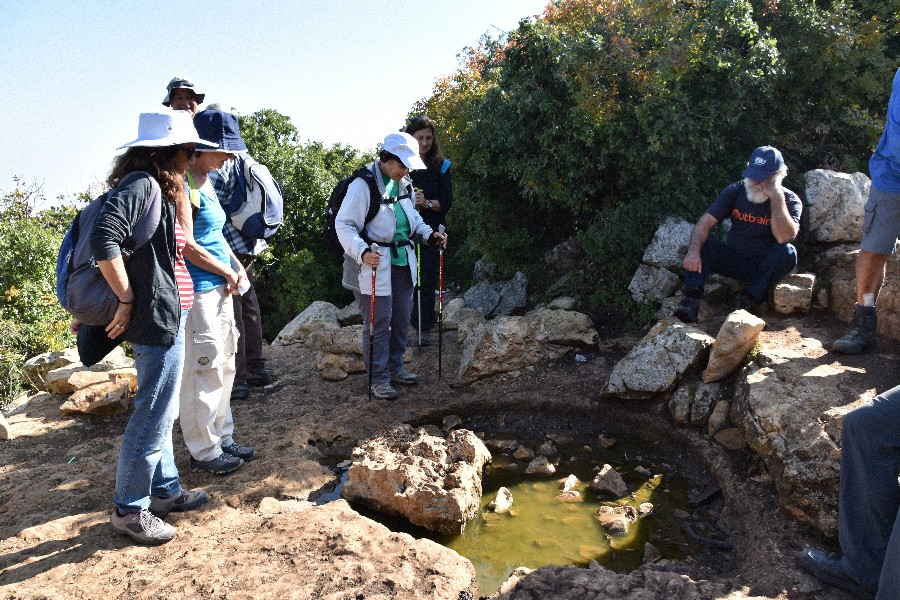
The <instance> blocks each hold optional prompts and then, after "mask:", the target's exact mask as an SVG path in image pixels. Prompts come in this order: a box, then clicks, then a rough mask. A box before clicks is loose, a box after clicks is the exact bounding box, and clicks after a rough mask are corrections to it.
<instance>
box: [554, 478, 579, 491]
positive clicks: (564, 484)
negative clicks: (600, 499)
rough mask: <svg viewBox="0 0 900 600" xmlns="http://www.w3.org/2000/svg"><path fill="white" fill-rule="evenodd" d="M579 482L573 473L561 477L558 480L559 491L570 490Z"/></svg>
mask: <svg viewBox="0 0 900 600" xmlns="http://www.w3.org/2000/svg"><path fill="white" fill-rule="evenodd" d="M580 483H581V482H580V481H578V478H577V477H575V476H574V475H569V476H568V477H566V478H565V479H563V480H562V481H560V482H559V491H561V492H563V493H565V492H571V491H572V490H574V489H575V488H576V487H578V484H580Z"/></svg>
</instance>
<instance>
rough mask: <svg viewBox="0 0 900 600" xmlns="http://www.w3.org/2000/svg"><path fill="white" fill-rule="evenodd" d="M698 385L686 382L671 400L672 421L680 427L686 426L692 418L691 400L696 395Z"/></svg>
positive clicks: (679, 387)
mask: <svg viewBox="0 0 900 600" xmlns="http://www.w3.org/2000/svg"><path fill="white" fill-rule="evenodd" d="M696 387H697V383H696V382H694V381H689V382H688V381H686V382H684V383H682V384H681V385H679V386H678V389H677V390H675V393H674V394H672V397H671V398H669V412H670V413H672V420H673V421H675V423H676V424H678V425H685V424H687V423H688V421H690V418H691V400H692V398H693V395H694V393H695V389H696Z"/></svg>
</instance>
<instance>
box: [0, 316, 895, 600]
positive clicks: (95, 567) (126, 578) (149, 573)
mask: <svg viewBox="0 0 900 600" xmlns="http://www.w3.org/2000/svg"><path fill="white" fill-rule="evenodd" d="M763 317H764V318H766V319H767V321H768V325H767V327H766V330H765V332H764V334H763V343H764V344H766V345H778V344H795V345H800V346H803V345H804V344H810V343H813V344H815V342H816V340H818V341H819V342H821V343H822V344H825V345H827V344H828V343H829V341H830V340H832V339H834V338H835V337H838V336H839V335H840V333H841V332H842V330H843V328H844V325H843V324H842V323H839V322H837V321H835V320H833V318H832V317H831V315H830V314H827V313H822V314H819V313H813V314H810V315H807V316H804V317H799V318H781V317H777V316H776V315H774V314H772V313H764V314H763ZM618 322H620V321H618ZM705 325H706V327H707V328H708V329H710V332H711V333H712V334H713V335H714V334H715V329H716V326H717V323H716V322H715V321H710V322H707V323H706V324H705ZM598 328H599V330H600V331H601V338H602V340H601V343H600V346H599V349H597V348H595V349H592V350H589V351H585V352H584V354H585V355H586V356H587V357H588V359H589V360H588V361H587V362H584V363H580V362H576V361H575V360H574V357H573V356H572V355H568V356H566V357H564V358H563V359H561V360H559V361H557V362H555V363H552V364H544V365H538V366H536V367H534V368H532V369H526V370H523V371H521V372H517V373H511V374H506V375H502V376H498V377H494V378H492V379H490V380H487V381H484V382H481V383H478V384H475V385H473V386H469V387H464V388H454V387H452V386H451V385H450V384H451V383H452V381H453V380H454V378H455V374H456V369H457V367H458V364H459V359H460V351H461V347H460V346H459V345H458V344H457V343H455V332H450V333H446V334H445V337H444V345H443V352H442V375H443V377H442V379H441V380H439V379H438V373H437V363H438V348H437V346H436V345H435V346H431V347H428V348H425V349H424V350H423V352H422V354H421V355H419V354H418V353H417V352H415V351H414V353H413V360H412V362H411V364H410V365H409V367H410V369H411V370H416V371H419V372H421V373H424V374H425V381H424V383H422V384H420V385H418V386H416V387H414V388H410V389H408V390H406V391H405V393H404V395H403V396H402V397H401V398H400V399H399V400H397V401H394V402H384V401H381V402H379V401H373V402H372V403H369V402H368V401H367V398H366V380H365V375H353V376H351V377H350V378H349V379H347V380H345V381H343V382H339V383H329V382H325V381H322V380H321V379H320V378H319V377H318V376H317V375H316V373H315V371H314V369H313V366H312V362H313V360H312V358H313V356H312V354H311V353H310V352H309V351H308V350H306V349H304V348H303V347H301V346H288V347H279V348H269V349H267V356H268V358H269V366H270V369H271V370H272V372H273V373H274V374H276V376H277V377H278V378H279V380H280V384H281V386H280V389H277V390H273V391H270V392H263V391H254V392H253V393H252V394H251V396H250V398H249V399H248V400H245V401H240V402H236V403H234V405H233V412H234V418H235V423H236V436H235V437H236V439H237V441H238V442H240V443H242V444H245V445H249V446H252V447H254V448H256V449H257V450H258V452H259V458H258V459H257V460H255V461H253V462H251V463H248V464H247V465H245V466H244V467H243V468H241V469H240V470H238V471H237V472H235V473H233V474H231V475H228V476H225V477H216V476H212V475H208V474H195V473H191V472H190V471H189V470H188V468H187V463H188V454H187V451H186V449H185V448H184V445H183V443H181V435H180V431H179V429H178V425H177V424H176V428H175V437H174V439H175V448H176V462H177V464H178V466H179V468H180V469H181V473H182V480H183V484H184V485H185V486H186V487H190V488H204V489H206V490H207V491H208V492H209V493H210V496H211V499H210V501H209V502H208V503H207V504H206V505H205V506H203V507H202V508H200V509H198V510H195V511H191V512H188V513H172V515H170V516H169V517H168V518H167V521H169V522H171V523H172V524H174V525H175V526H176V527H177V528H178V530H179V533H178V536H177V537H176V539H175V540H173V541H172V542H170V543H168V544H166V545H164V546H160V547H155V548H145V547H139V546H133V545H131V544H129V543H127V542H125V541H124V540H122V539H121V538H118V537H114V536H112V535H111V534H110V533H109V530H108V528H107V521H108V515H109V510H110V508H111V499H112V494H113V485H114V479H115V462H116V456H117V451H118V445H119V441H120V437H121V432H122V431H123V428H124V426H125V423H126V421H127V415H121V416H115V417H90V416H77V417H68V416H61V415H60V414H59V410H58V407H59V405H60V403H61V398H60V397H53V396H49V395H46V394H45V395H40V396H37V397H36V398H34V399H33V400H32V401H31V402H30V403H28V404H27V405H26V406H23V407H20V408H18V409H17V410H15V411H13V412H12V413H11V414H9V415H8V420H9V421H10V423H11V425H12V428H13V431H14V433H15V438H14V439H12V440H9V441H0V453H2V457H3V460H2V465H0V598H17V599H18V598H228V599H236V598H259V597H261V596H262V597H273V598H275V597H286V598H288V597H289V598H334V599H339V598H340V599H343V598H348V599H349V598H376V597H377V598H381V597H384V598H389V597H390V598H415V597H418V596H417V595H416V593H415V592H414V591H413V592H409V591H407V592H402V588H403V585H401V584H400V583H398V584H397V587H396V588H395V589H394V591H393V592H384V591H383V590H380V591H378V592H377V593H376V591H375V588H367V587H366V585H367V584H366V583H365V582H364V580H365V579H366V575H365V574H362V575H360V574H359V573H356V574H355V575H353V576H352V577H351V575H349V573H351V571H352V568H353V566H352V565H349V564H347V565H341V564H340V560H341V557H342V556H346V555H348V553H349V550H347V549H346V548H344V546H352V545H361V547H360V548H358V549H356V550H354V551H358V552H359V553H360V555H364V554H365V553H367V552H368V553H370V554H371V553H376V554H377V553H384V554H385V555H388V554H390V548H388V547H386V546H385V547H379V548H377V549H374V548H366V547H365V543H364V540H365V539H367V536H369V535H372V536H375V535H382V534H380V533H377V532H375V530H374V529H372V531H371V532H369V530H368V529H367V528H371V527H372V526H371V522H369V521H368V520H366V519H363V518H362V517H359V516H358V515H356V516H354V514H355V513H353V512H352V511H350V510H349V509H348V510H344V511H343V512H340V511H339V509H338V508H335V509H333V510H334V511H338V512H332V513H327V512H323V513H322V514H321V515H320V516H318V517H316V518H312V517H310V516H309V513H308V512H302V513H293V514H291V513H288V514H278V515H275V516H272V515H271V514H267V513H266V510H265V507H266V502H267V500H264V499H271V498H274V499H276V500H282V501H283V500H291V499H305V498H307V497H308V496H309V495H310V494H311V493H312V494H314V493H315V491H316V490H318V489H320V488H322V487H323V486H326V485H327V484H328V483H330V482H331V481H333V478H334V475H333V473H332V472H331V471H330V469H329V468H328V465H334V464H335V463H336V462H338V461H339V460H341V459H345V458H348V457H349V455H350V451H351V450H352V448H353V446H354V445H355V444H356V442H357V440H360V439H364V438H366V437H369V436H370V435H372V434H374V433H376V432H378V431H380V430H383V429H386V428H389V427H391V426H392V425H394V424H396V423H399V422H407V423H413V424H416V425H422V424H438V425H439V424H440V423H441V419H442V418H443V417H444V416H446V415H448V414H457V415H460V416H462V417H467V416H472V415H477V414H483V413H486V412H495V411H497V412H499V411H503V410H505V409H516V410H523V409H530V410H535V411H555V412H564V411H572V412H573V413H579V412H581V413H590V414H595V415H596V414H603V413H604V412H608V413H609V415H610V418H616V419H627V418H629V415H632V416H633V417H634V419H635V422H636V423H638V424H640V423H644V424H645V425H646V424H649V423H652V424H653V425H652V426H653V427H669V428H672V429H673V430H674V426H672V425H670V424H669V423H670V421H671V419H670V417H669V416H668V414H667V411H666V408H665V399H657V400H655V401H641V402H635V401H632V402H627V403H625V402H621V401H609V400H601V399H600V398H599V395H598V390H599V389H600V386H601V384H602V382H603V380H604V378H605V376H606V375H607V374H608V373H609V372H610V370H611V368H612V367H613V366H614V365H615V363H616V362H617V361H618V360H619V359H620V358H621V357H622V356H624V354H625V353H626V352H627V350H628V349H629V348H630V347H631V346H632V345H633V344H634V343H635V342H636V341H637V340H639V339H640V337H641V335H642V332H632V333H627V332H623V331H621V329H620V327H619V326H618V325H617V324H616V322H612V321H605V322H601V323H598ZM410 340H411V341H412V336H410ZM893 346H894V344H893V343H890V342H887V343H885V342H883V343H882V345H881V348H880V349H879V350H878V351H877V352H876V353H872V354H868V355H864V356H859V357H839V356H837V355H833V354H827V355H825V356H824V357H822V358H821V359H820V360H822V361H824V362H827V363H831V362H834V361H841V362H845V363H846V364H851V365H852V366H855V367H858V373H859V385H860V389H870V388H875V389H877V390H878V391H883V390H886V389H888V388H890V387H892V386H893V385H895V384H896V383H897V372H898V371H897V367H898V363H900V359H898V356H897V355H896V354H894V353H893V352H892V350H893ZM677 435H679V436H682V437H683V441H684V443H687V444H690V445H691V447H692V448H693V451H694V453H695V454H696V460H697V461H698V463H699V464H703V465H705V466H706V468H708V469H709V471H710V473H711V475H712V476H713V478H715V480H716V482H717V483H718V485H719V486H720V487H721V488H722V491H723V492H724V494H725V496H726V498H729V499H730V500H731V502H730V509H729V514H728V515H724V516H723V519H724V521H725V522H732V524H733V527H732V528H729V529H728V531H731V532H734V533H735V535H734V536H733V539H730V541H731V542H732V543H733V544H734V546H735V553H736V557H737V563H736V564H729V565H721V568H720V569H718V570H716V569H713V570H705V571H702V572H701V571H699V569H700V567H699V566H698V567H697V568H698V572H695V573H693V574H692V573H690V572H688V575H692V576H693V577H694V578H698V577H705V578H714V579H719V580H722V581H727V582H729V584H730V587H731V589H733V590H735V592H734V594H735V595H729V596H728V597H729V598H740V597H766V598H781V599H794V600H796V599H800V600H811V599H813V598H816V599H825V600H829V599H835V600H836V599H841V598H846V597H847V596H845V595H843V594H842V593H840V592H836V591H829V590H827V589H825V588H823V587H822V586H821V585H818V584H817V583H816V582H815V581H814V580H812V579H811V578H809V577H808V576H806V575H805V574H804V573H803V572H802V571H800V569H799V568H798V566H797V563H796V558H795V557H796V555H797V552H798V551H799V549H800V548H801V547H802V546H803V545H806V544H809V543H814V544H820V545H824V546H826V547H828V548H830V549H835V548H836V545H835V541H834V540H828V539H822V538H821V537H820V536H818V535H816V533H815V532H813V531H810V530H809V529H807V528H804V527H802V526H800V525H798V524H797V523H796V522H795V521H793V520H792V519H791V518H790V517H789V516H788V515H787V514H786V513H785V512H784V511H783V510H781V509H780V508H779V507H778V505H777V502H776V499H775V495H774V491H773V489H772V487H771V485H767V484H765V483H758V482H756V481H754V480H753V479H751V476H752V475H754V474H758V471H755V469H758V461H756V460H754V457H753V456H752V455H751V454H749V452H748V451H742V452H729V451H725V450H724V449H722V448H721V447H719V446H717V445H715V444H714V443H712V442H710V440H709V439H708V438H707V437H706V436H705V435H704V434H700V433H697V432H694V431H692V430H679V431H678V432H677ZM335 504H340V503H335ZM312 512H315V511H312ZM323 519H324V520H323ZM328 519H331V520H332V521H334V520H335V519H337V520H343V521H348V520H353V519H359V522H358V523H357V529H358V531H360V532H361V533H360V538H359V539H357V540H345V541H344V542H341V541H340V540H337V541H336V540H335V539H325V538H327V537H328V536H324V537H323V536H322V535H316V533H317V532H321V531H324V530H325V524H324V523H325V521H327V520H328ZM317 528H318V529H317ZM332 537H333V536H332ZM381 539H383V540H388V541H385V542H384V544H388V545H389V544H391V543H396V544H397V546H398V548H400V546H403V545H404V544H406V545H407V546H409V543H410V540H404V539H401V538H399V537H397V536H393V537H390V536H388V537H383V538H381ZM360 540H363V541H360ZM390 540H393V541H390ZM423 548H424V547H419V549H418V550H417V551H418V552H420V553H423V552H425V553H426V554H427V551H432V550H427V551H426V550H425V549H423ZM406 551H407V550H403V549H398V550H397V552H399V553H400V554H399V555H401V556H402V553H403V552H406ZM392 556H394V555H392ZM441 556H442V557H443V555H441ZM388 558H390V557H388ZM441 560H445V557H444V558H441ZM375 568H376V569H378V570H380V571H381V573H382V574H383V573H384V572H392V571H391V570H392V569H394V570H397V572H398V573H399V572H400V571H402V566H401V565H400V564H398V563H397V561H396V559H395V558H392V559H390V560H386V561H385V562H384V563H383V564H381V565H379V566H377V567H375ZM454 568H455V567H454ZM339 569H347V570H346V571H344V573H345V574H344V575H341V577H343V579H345V580H348V581H349V580H350V579H352V578H353V577H355V578H356V580H357V583H356V584H353V585H350V584H349V583H347V584H346V585H344V587H343V588H342V587H341V585H339V584H338V583H336V580H337V579H341V577H337V576H336V575H335V573H337V572H338V570H339ZM373 577H374V575H373ZM393 579H394V580H395V581H396V582H402V577H400V575H398V576H397V577H394V578H393ZM360 581H363V583H359V582H360ZM419 584H421V582H419ZM415 585H416V582H413V583H412V584H410V586H411V588H412V589H415ZM398 590H401V591H398ZM424 596H425V595H424V593H423V595H422V597H424ZM428 597H437V596H428ZM460 597H462V596H460Z"/></svg>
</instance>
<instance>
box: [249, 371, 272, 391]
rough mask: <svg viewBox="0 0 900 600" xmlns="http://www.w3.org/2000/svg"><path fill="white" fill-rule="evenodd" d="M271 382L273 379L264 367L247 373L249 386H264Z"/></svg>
mask: <svg viewBox="0 0 900 600" xmlns="http://www.w3.org/2000/svg"><path fill="white" fill-rule="evenodd" d="M273 383H275V379H274V378H273V377H272V376H271V375H270V374H269V372H268V371H267V370H266V369H265V368H263V369H261V370H259V371H256V372H253V373H250V374H249V375H247V385H248V386H250V387H266V386H267V385H271V384H273Z"/></svg>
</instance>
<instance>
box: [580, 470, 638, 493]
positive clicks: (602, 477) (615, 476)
mask: <svg viewBox="0 0 900 600" xmlns="http://www.w3.org/2000/svg"><path fill="white" fill-rule="evenodd" d="M588 489H590V490H591V491H592V492H594V493H595V494H597V495H599V496H612V497H614V498H621V497H622V496H626V495H628V485H626V484H625V480H624V479H622V476H621V475H619V472H618V471H616V470H615V469H614V468H613V467H612V466H611V465H603V467H602V468H601V469H600V471H599V472H598V473H597V474H596V475H595V476H594V479H593V480H591V482H590V483H589V484H588Z"/></svg>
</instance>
